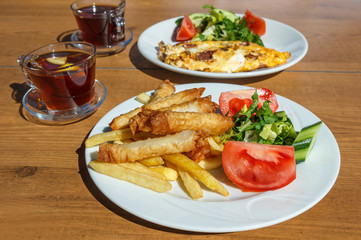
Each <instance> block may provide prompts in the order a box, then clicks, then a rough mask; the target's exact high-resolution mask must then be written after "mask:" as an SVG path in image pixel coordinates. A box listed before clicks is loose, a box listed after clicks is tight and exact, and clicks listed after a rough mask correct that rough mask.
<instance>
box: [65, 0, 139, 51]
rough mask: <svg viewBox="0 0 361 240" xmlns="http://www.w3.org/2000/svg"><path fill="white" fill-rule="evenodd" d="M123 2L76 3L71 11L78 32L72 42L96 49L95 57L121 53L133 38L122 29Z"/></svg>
mask: <svg viewBox="0 0 361 240" xmlns="http://www.w3.org/2000/svg"><path fill="white" fill-rule="evenodd" d="M125 6H126V2H125V0H77V1H75V2H74V3H72V4H71V6H70V8H71V10H72V12H73V15H74V17H75V20H76V22H77V25H78V28H79V31H77V32H75V33H74V34H73V35H72V36H71V38H72V40H77V41H85V42H88V43H91V44H93V45H95V46H96V48H97V52H98V54H106V53H111V52H116V51H120V50H122V49H123V48H124V47H125V46H126V45H127V44H128V43H129V42H130V40H131V38H132V37H133V33H132V32H131V31H130V30H129V29H126V27H125V19H124V13H125Z"/></svg>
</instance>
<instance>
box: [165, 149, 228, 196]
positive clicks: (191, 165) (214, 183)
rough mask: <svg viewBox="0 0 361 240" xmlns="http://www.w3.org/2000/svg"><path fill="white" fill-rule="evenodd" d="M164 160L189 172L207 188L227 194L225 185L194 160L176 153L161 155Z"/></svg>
mask: <svg viewBox="0 0 361 240" xmlns="http://www.w3.org/2000/svg"><path fill="white" fill-rule="evenodd" d="M162 157H163V158H164V159H165V160H166V161H169V162H172V163H173V164H175V165H177V166H178V167H180V168H182V169H183V170H185V171H187V172H189V173H190V174H191V175H192V176H193V177H195V178H197V179H198V180H199V181H201V182H202V183H204V185H206V186H207V187H208V188H210V189H212V190H214V191H216V192H218V193H220V194H222V195H223V196H228V195H229V193H228V191H227V189H226V188H225V187H223V185H222V184H221V183H220V182H219V181H218V180H217V179H216V178H215V177H213V176H212V175H211V174H210V173H209V172H208V171H207V170H205V169H203V168H201V167H200V166H199V165H198V164H197V163H196V162H195V161H193V160H192V159H190V158H188V157H187V156H185V155H183V154H180V153H176V154H170V155H165V156H162Z"/></svg>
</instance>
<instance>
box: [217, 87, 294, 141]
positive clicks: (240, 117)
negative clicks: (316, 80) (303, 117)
mask: <svg viewBox="0 0 361 240" xmlns="http://www.w3.org/2000/svg"><path fill="white" fill-rule="evenodd" d="M258 101H259V100H258V93H257V91H255V93H254V94H253V96H252V105H250V106H249V108H247V105H244V107H243V108H242V109H241V110H240V111H238V112H237V113H236V114H234V116H233V121H234V127H233V128H231V129H230V130H228V131H227V132H226V133H224V134H223V135H222V136H221V140H222V142H227V141H242V142H253V143H263V144H272V145H292V144H293V142H294V140H295V138H296V137H297V132H296V131H295V129H294V126H293V124H292V122H291V120H290V119H289V117H288V116H287V114H286V113H285V112H283V111H281V112H276V113H273V112H272V110H271V108H270V107H269V102H270V101H269V100H266V101H265V102H264V103H263V105H262V106H261V107H260V108H259V107H258Z"/></svg>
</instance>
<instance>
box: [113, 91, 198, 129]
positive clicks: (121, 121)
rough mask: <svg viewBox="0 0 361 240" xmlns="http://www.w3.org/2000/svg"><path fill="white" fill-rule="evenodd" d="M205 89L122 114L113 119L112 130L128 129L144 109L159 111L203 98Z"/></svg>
mask: <svg viewBox="0 0 361 240" xmlns="http://www.w3.org/2000/svg"><path fill="white" fill-rule="evenodd" d="M204 90H205V88H193V89H187V90H184V91H181V92H178V93H174V94H172V95H170V96H168V97H165V98H158V99H157V100H156V101H152V102H150V103H148V104H146V105H144V106H143V107H139V108H136V109H134V110H132V111H130V112H128V113H125V114H122V115H120V116H118V117H116V118H114V119H113V121H112V122H111V123H110V124H109V126H110V127H111V129H112V130H117V129H122V128H126V127H128V122H129V119H130V118H132V117H133V116H135V115H136V114H138V113H139V112H141V111H142V109H144V108H146V109H152V110H155V109H159V108H165V107H169V106H171V105H173V104H179V103H183V102H188V101H192V100H193V99H196V98H199V97H201V96H202V94H203V92H204Z"/></svg>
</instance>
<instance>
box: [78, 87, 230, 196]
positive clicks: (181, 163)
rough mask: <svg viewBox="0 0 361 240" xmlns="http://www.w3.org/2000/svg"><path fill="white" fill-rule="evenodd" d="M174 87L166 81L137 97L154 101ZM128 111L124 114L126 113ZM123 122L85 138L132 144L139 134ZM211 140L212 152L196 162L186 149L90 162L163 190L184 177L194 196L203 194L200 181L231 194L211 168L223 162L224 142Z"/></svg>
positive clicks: (93, 143)
mask: <svg viewBox="0 0 361 240" xmlns="http://www.w3.org/2000/svg"><path fill="white" fill-rule="evenodd" d="M174 91H175V88H174V86H173V84H172V83H170V82H169V81H164V82H163V83H162V84H161V85H160V86H159V88H158V89H156V90H155V91H154V94H153V95H152V96H150V95H148V94H146V93H141V94H139V95H138V96H137V97H136V100H137V101H139V102H140V103H142V104H150V103H152V102H156V101H157V100H158V99H160V98H164V97H166V96H169V95H172V94H173V93H174ZM139 111H141V110H139V109H135V110H133V111H131V112H130V113H127V114H128V115H129V116H130V117H131V116H134V115H135V114H137V113H139ZM127 114H123V116H125V115H127ZM130 117H129V118H130ZM113 122H114V120H113ZM124 122H126V121H124ZM122 124H123V125H122V126H120V127H117V128H119V129H113V130H112V131H109V132H104V133H99V134H95V135H93V136H91V137H89V138H88V139H87V140H86V141H85V146H86V147H87V148H90V147H94V146H98V145H101V144H104V143H111V144H129V143H134V142H137V141H139V136H138V137H137V136H135V135H134V133H133V132H132V130H131V129H130V128H129V125H127V124H126V123H122ZM150 139H152V138H150ZM207 140H208V143H209V146H210V149H211V152H212V156H211V157H209V158H206V159H203V160H201V161H199V162H195V161H194V160H192V159H191V158H190V157H188V156H187V155H186V154H184V153H182V152H175V153H171V154H166V155H160V156H152V157H149V158H146V159H139V160H136V161H125V162H105V161H99V157H98V159H97V160H93V161H91V162H90V163H89V166H90V167H91V168H92V169H94V170H95V171H97V172H99V173H102V174H105V175H108V176H111V177H114V178H117V179H120V180H124V181H128V182H130V183H133V184H136V185H138V186H141V187H144V188H147V189H150V190H153V191H156V192H159V193H164V192H167V191H169V190H171V189H172V184H171V182H173V181H179V180H180V183H183V185H184V187H185V189H186V190H187V192H188V194H189V196H190V197H191V198H192V199H200V198H202V197H203V190H202V187H201V185H200V182H201V183H203V184H204V186H206V187H207V188H209V189H210V190H212V191H215V192H217V193H219V194H221V195H223V196H228V195H229V193H228V191H227V190H226V188H225V187H224V186H223V185H222V184H221V183H220V182H219V181H218V180H217V179H216V178H215V177H214V176H212V175H211V174H210V173H209V171H208V170H210V169H215V168H218V167H220V166H221V164H222V157H221V154H222V150H223V145H222V144H220V141H219V138H218V136H209V137H207ZM123 146H124V145H123Z"/></svg>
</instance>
